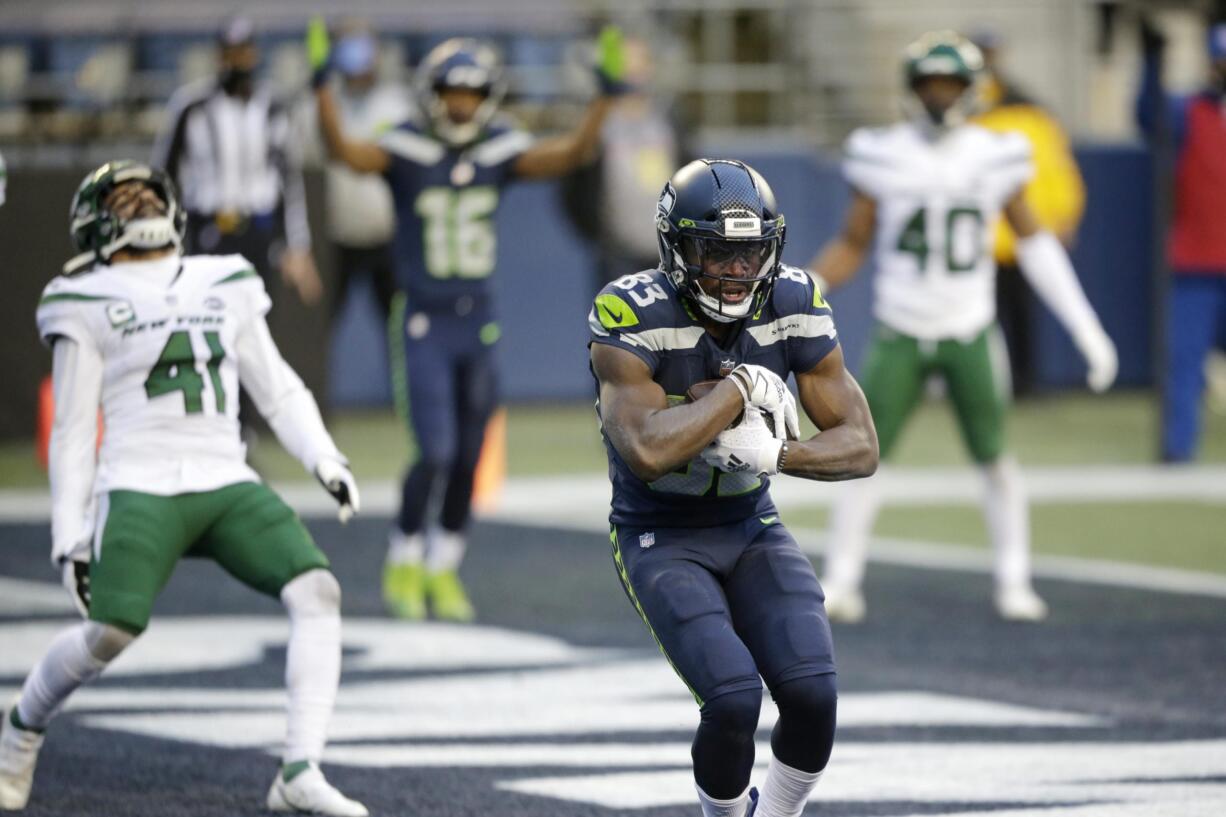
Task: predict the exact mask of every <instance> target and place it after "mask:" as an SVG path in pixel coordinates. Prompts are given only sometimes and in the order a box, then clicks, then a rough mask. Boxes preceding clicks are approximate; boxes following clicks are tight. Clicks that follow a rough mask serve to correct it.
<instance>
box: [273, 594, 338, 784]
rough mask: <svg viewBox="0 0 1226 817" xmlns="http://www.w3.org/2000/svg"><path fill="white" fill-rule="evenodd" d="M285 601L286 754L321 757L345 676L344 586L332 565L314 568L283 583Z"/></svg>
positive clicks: (286, 758) (299, 757) (287, 758)
mask: <svg viewBox="0 0 1226 817" xmlns="http://www.w3.org/2000/svg"><path fill="white" fill-rule="evenodd" d="M281 601H282V602H283V603H284V604H285V609H286V610H287V611H288V612H289V648H288V650H287V651H286V656H285V687H286V690H287V692H288V693H289V705H288V716H289V717H288V726H287V729H286V736H285V754H284V756H283V758H282V760H283V761H284V762H285V763H295V762H297V761H300V760H311V761H315V762H316V763H318V762H319V759H320V757H321V756H322V755H323V752H324V743H325V742H326V741H327V737H328V721H329V719H331V717H332V707H333V705H334V704H335V703H336V688H337V686H338V685H339V684H340V677H341V613H340V609H341V588H340V585H339V584H337V582H336V578H335V577H333V575H332V574H331V573H329V572H328V571H327V570H310V571H307V572H306V573H303V574H302V575H301V576H298V577H297V578H296V579H294V580H293V581H291V582H290V583H289V584H287V585H285V587H284V588H282V590H281Z"/></svg>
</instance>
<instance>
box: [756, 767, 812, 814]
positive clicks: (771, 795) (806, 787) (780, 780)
mask: <svg viewBox="0 0 1226 817" xmlns="http://www.w3.org/2000/svg"><path fill="white" fill-rule="evenodd" d="M821 776H822V773H821V772H802V771H801V770H800V769H793V768H792V767H791V766H788V765H787V764H785V763H782V762H780V760H779V758H777V757H772V758H771V765H770V767H769V768H768V769H767V770H766V782H765V783H763V784H762V793H761V794H760V795H759V796H758V810H757V811H755V812H754V817H800V813H801V812H802V811H804V810H805V803H807V802H809V795H810V794H812V792H813V788H814V786H816V785H817V781H818V780H820V779H821Z"/></svg>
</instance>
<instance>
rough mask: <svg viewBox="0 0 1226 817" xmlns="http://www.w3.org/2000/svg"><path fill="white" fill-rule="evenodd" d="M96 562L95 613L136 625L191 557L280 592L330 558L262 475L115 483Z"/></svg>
mask: <svg viewBox="0 0 1226 817" xmlns="http://www.w3.org/2000/svg"><path fill="white" fill-rule="evenodd" d="M98 531H99V535H100V537H101V540H100V541H99V542H97V543H96V544H95V548H94V553H93V557H92V560H91V562H90V566H89V584H90V605H89V617H90V619H92V620H93V621H98V622H102V623H104V624H111V625H114V626H116V627H119V628H121V629H124V630H127V631H128V632H131V633H138V634H139V633H141V632H143V631H144V629H145V627H146V626H147V625H148V624H149V613H150V610H151V609H152V607H153V601H154V599H155V598H157V595H158V593H160V592H161V590H162V588H163V587H164V586H165V585H166V582H167V580H169V579H170V574H171V573H172V572H173V570H174V567H175V564H177V563H178V561H179V560H180V559H181V558H183V557H185V556H188V557H202V558H207V559H212V560H213V561H215V562H217V564H218V565H220V566H221V567H222V569H224V570H225V571H226V572H227V573H229V574H230V575H232V576H234V577H235V578H236V579H238V580H239V581H241V582H242V583H243V584H245V585H247V586H248V587H251V588H253V589H255V590H258V591H260V592H261V593H265V594H267V595H269V596H273V597H274V598H275V597H277V596H278V595H279V594H280V592H281V588H283V587H284V586H285V585H286V584H288V583H289V582H290V580H292V579H294V578H295V577H297V576H299V575H301V574H302V573H305V572H307V571H308V570H314V569H317V568H325V569H326V568H327V567H328V558H327V557H326V556H325V555H324V554H323V552H322V551H321V550H320V549H319V548H318V547H317V546H316V545H315V542H314V540H313V539H312V538H311V534H310V533H308V532H307V529H306V528H305V527H303V525H302V522H301V521H299V519H298V516H297V515H296V514H295V513H294V512H293V510H291V509H290V507H289V506H288V505H286V504H285V502H283V501H282V500H281V498H280V497H279V496H277V495H276V494H275V493H273V492H272V491H271V490H270V489H269V488H268V487H267V486H266V485H263V484H262V483H258V482H240V483H236V484H234V485H227V486H226V487H224V488H218V489H217V490H214V491H202V492H199V493H186V494H177V495H174V496H157V495H154V494H146V493H142V492H139V491H111V492H110V493H108V494H105V495H103V496H101V497H100V498H99V508H98Z"/></svg>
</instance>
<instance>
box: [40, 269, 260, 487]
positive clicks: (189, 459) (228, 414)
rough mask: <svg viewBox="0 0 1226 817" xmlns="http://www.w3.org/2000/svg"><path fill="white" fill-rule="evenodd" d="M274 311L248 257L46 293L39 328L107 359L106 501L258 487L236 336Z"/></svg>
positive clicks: (54, 286) (71, 283) (127, 272)
mask: <svg viewBox="0 0 1226 817" xmlns="http://www.w3.org/2000/svg"><path fill="white" fill-rule="evenodd" d="M270 306H271V302H270V301H269V298H268V295H267V293H266V292H265V291H264V283H263V281H262V280H261V279H260V276H259V275H258V274H257V273H256V271H255V269H254V268H253V267H252V265H251V263H250V262H249V261H247V260H246V259H245V258H243V257H242V256H241V255H224V256H207V255H204V256H189V257H182V256H179V255H178V254H174V255H171V256H167V257H166V258H160V259H156V260H153V261H139V262H124V263H115V264H111V265H98V266H96V267H94V268H93V269H92V270H89V271H87V272H83V273H80V274H77V275H73V276H71V277H65V276H60V277H58V278H56V279H54V280H53V281H52V282H51V283H50V284H48V285H47V287H46V289H45V290H43V296H42V299H41V300H40V301H39V304H38V331H39V334H40V335H41V336H42V338H43V339H44V341H46V342H47V343H48V344H50V343H51V340H52V339H53V338H55V337H59V336H63V337H68V338H71V339H72V340H74V341H76V342H77V343H81V344H88V345H90V346H93V347H94V348H96V349H97V350H98V352H99V354H100V357H101V358H102V361H103V376H102V396H101V405H102V415H103V423H104V430H103V437H102V447H101V450H100V452H99V456H98V470H97V475H96V478H95V483H94V491H95V493H102V492H105V491H110V490H115V489H128V490H136V491H143V492H145V493H151V494H160V495H173V494H179V493H184V492H188V491H208V490H213V489H215V488H220V487H222V486H225V485H230V484H233V483H235V482H246V481H258V480H259V477H258V476H257V475H256V474H255V472H254V471H253V470H252V469H251V468H250V467H249V466H248V465H247V463H246V447H245V446H244V445H243V443H242V441H241V439H240V437H239V424H238V362H237V360H236V359H235V354H234V349H235V339H236V338H237V337H238V335H239V333H240V332H242V331H243V329H244V327H245V326H246V325H248V323H249V322H251V321H253V320H263V316H264V315H265V314H266V313H267V312H268V309H269V307H270Z"/></svg>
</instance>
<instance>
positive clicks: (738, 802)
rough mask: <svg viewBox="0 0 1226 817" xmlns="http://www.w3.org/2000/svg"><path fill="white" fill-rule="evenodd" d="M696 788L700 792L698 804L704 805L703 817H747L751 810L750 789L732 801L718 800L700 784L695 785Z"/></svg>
mask: <svg viewBox="0 0 1226 817" xmlns="http://www.w3.org/2000/svg"><path fill="white" fill-rule="evenodd" d="M694 788H695V789H696V790H697V791H698V802H699V803H700V804H701V805H702V817H745V812H746V810H748V808H749V789H748V788H746V789H745V791H743V792H741V795H740V796H739V797H734V798H732V799H731V800H716V799H715V798H714V797H711V796H709V795H708V794H707V793H706V792H705V791H703V790H702V787H701V786H699V785H698V784H694Z"/></svg>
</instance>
